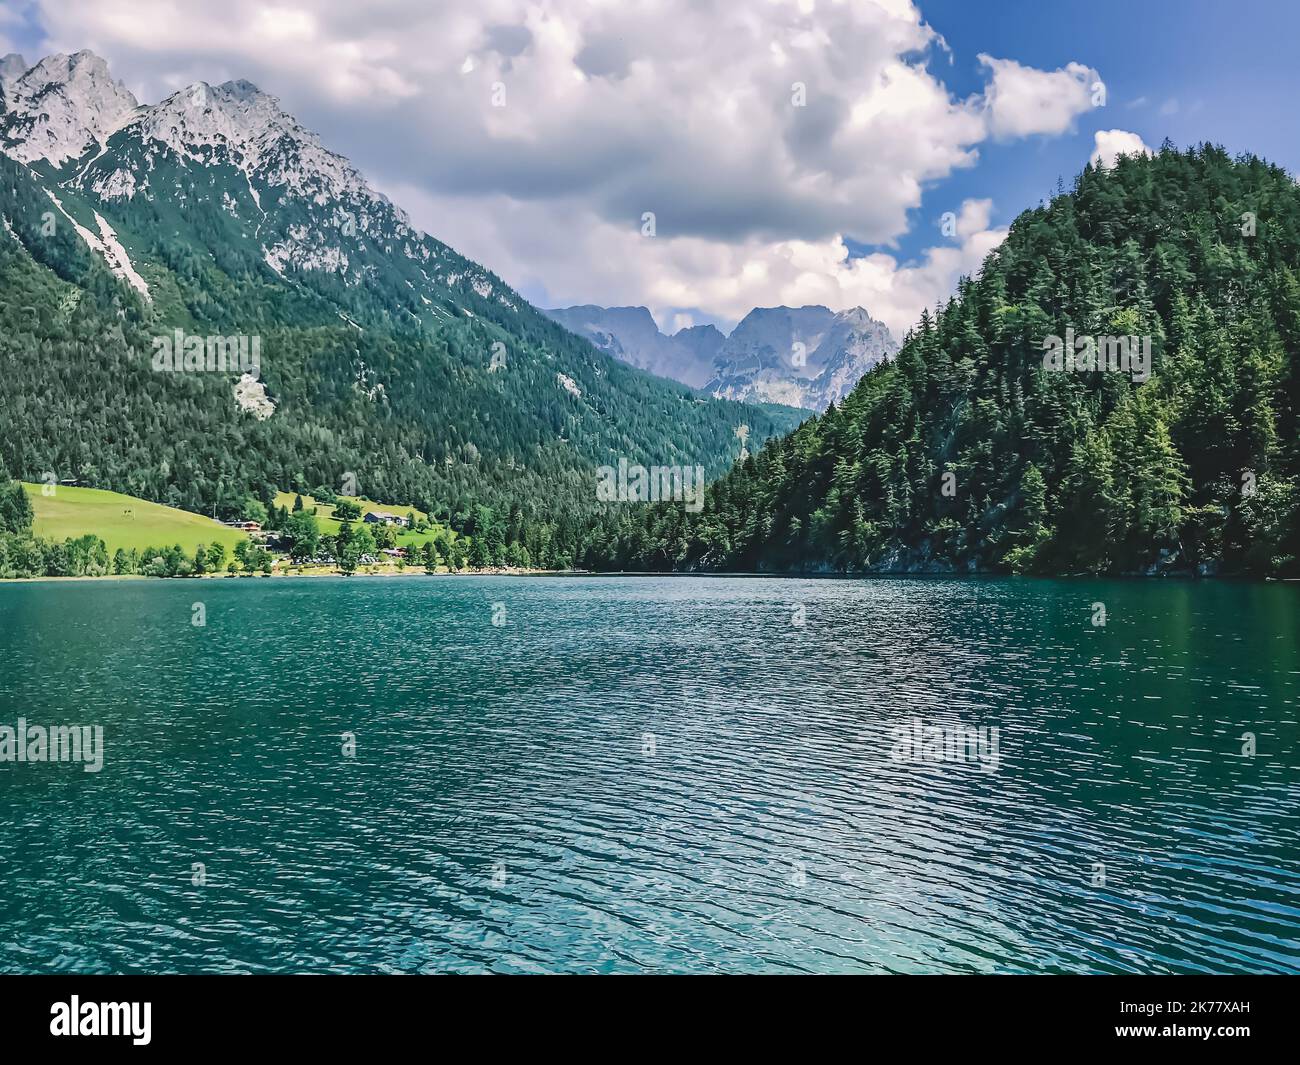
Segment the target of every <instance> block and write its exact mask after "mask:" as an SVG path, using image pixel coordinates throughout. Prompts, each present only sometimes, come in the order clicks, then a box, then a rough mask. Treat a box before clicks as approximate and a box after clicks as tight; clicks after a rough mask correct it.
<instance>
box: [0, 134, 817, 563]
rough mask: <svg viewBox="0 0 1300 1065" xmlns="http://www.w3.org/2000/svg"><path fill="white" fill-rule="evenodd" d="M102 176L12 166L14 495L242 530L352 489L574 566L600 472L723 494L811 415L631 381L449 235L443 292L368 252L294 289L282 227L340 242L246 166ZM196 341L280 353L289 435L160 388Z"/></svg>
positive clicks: (7, 184)
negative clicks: (93, 493)
mask: <svg viewBox="0 0 1300 1065" xmlns="http://www.w3.org/2000/svg"><path fill="white" fill-rule="evenodd" d="M116 150H117V149H116V148H115V149H114V151H116ZM106 158H107V157H106ZM102 161H103V160H101V162H102ZM79 165H80V164H72V165H70V166H69V167H68V168H67V170H66V171H65V172H61V173H48V172H47V171H48V168H40V167H38V168H35V169H29V168H28V167H26V166H23V165H22V164H19V163H17V162H14V161H13V160H11V159H9V158H7V157H4V156H0V216H2V217H3V219H4V225H3V227H2V228H0V462H2V463H3V464H4V465H5V466H7V468H8V469H9V471H11V473H12V475H13V476H14V477H18V478H21V479H27V480H31V481H38V482H39V481H43V480H46V479H48V477H49V476H51V475H52V476H53V477H54V478H55V479H57V480H59V481H63V480H69V481H74V482H76V483H80V484H82V485H87V486H91V487H97V488H106V489H112V490H115V491H119V492H124V493H127V494H130V495H134V496H139V497H141V498H145V499H149V500H153V501H156V502H160V503H165V504H168V505H171V506H175V507H180V508H184V509H187V510H191V511H196V512H200V513H204V514H209V515H215V516H217V517H220V518H234V517H240V516H242V515H243V513H244V511H245V509H246V505H247V504H248V501H249V500H259V499H260V500H266V499H268V498H271V497H272V496H273V495H274V492H275V491H276V490H285V491H300V492H306V491H311V490H313V489H315V488H316V487H318V486H321V485H325V486H331V487H332V488H333V489H334V490H336V491H340V490H343V488H344V486H345V484H347V483H352V484H354V485H355V488H354V489H353V490H354V491H359V492H363V493H366V494H367V495H369V496H370V497H372V498H376V499H381V500H384V501H385V502H388V503H391V504H393V505H394V506H415V507H418V508H420V509H422V510H425V511H428V512H429V513H431V514H434V515H437V516H438V517H439V518H440V519H441V520H443V521H445V522H446V523H448V524H451V525H453V526H455V527H456V528H458V529H462V528H463V529H465V530H466V531H469V532H473V531H474V530H475V529H480V530H481V528H482V526H483V524H484V521H485V515H486V521H487V522H488V524H489V526H495V525H502V526H505V525H512V526H513V527H514V528H515V529H516V530H517V529H518V527H519V526H520V525H521V524H523V523H525V522H526V523H528V524H529V525H530V526H532V525H535V526H538V527H539V528H537V529H536V530H534V533H533V540H534V542H543V541H545V542H550V541H556V542H563V543H565V544H566V545H567V547H566V549H565V553H564V554H562V555H561V556H559V557H568V558H570V559H571V558H572V557H573V556H574V555H575V554H576V552H577V551H578V550H579V549H580V547H581V539H580V533H581V528H582V525H581V522H580V518H581V515H582V514H583V512H584V511H586V510H588V509H590V508H592V507H594V506H595V488H594V485H595V473H594V470H595V467H596V466H597V465H600V464H601V463H605V462H610V461H617V459H618V458H619V457H624V456H626V457H630V458H631V459H632V461H645V462H663V463H682V464H691V465H694V464H700V465H703V466H704V467H705V468H706V469H707V470H708V471H709V473H710V474H711V475H714V476H716V475H718V474H720V473H721V472H723V471H724V470H725V469H726V468H727V466H728V465H729V464H730V463H731V462H732V461H733V459H734V458H735V456H736V455H737V454H738V452H739V449H740V446H741V445H740V441H739V440H738V439H737V438H736V436H735V430H736V426H737V425H739V424H746V425H748V426H749V430H750V432H751V434H752V439H763V438H766V437H768V436H770V435H772V434H773V433H775V432H777V431H781V430H784V429H786V428H788V427H790V426H792V425H794V424H797V420H798V418H799V417H801V416H802V415H801V414H799V413H798V412H794V411H783V410H768V409H762V408H758V407H755V406H751V405H747V404H740V403H729V402H722V401H714V400H708V399H705V398H704V397H702V396H700V395H699V394H698V393H695V392H693V391H692V390H691V389H688V388H686V387H685V386H682V385H678V384H676V383H674V382H669V381H664V380H661V379H658V378H654V377H651V376H649V375H647V374H644V373H642V372H640V371H638V370H635V369H633V368H631V367H628V366H625V365H623V364H621V363H619V362H617V361H615V360H613V359H611V358H609V357H607V356H605V355H603V354H601V353H599V352H597V351H596V350H595V349H594V348H593V347H592V346H591V345H590V344H589V343H588V342H587V341H585V340H582V339H580V338H578V337H576V336H574V335H573V334H571V333H569V332H567V331H566V330H564V329H563V328H561V327H560V326H558V325H557V324H555V323H554V322H552V321H550V320H549V319H548V318H546V317H545V316H544V315H542V314H540V313H539V312H537V311H536V310H535V309H534V308H532V307H531V306H529V305H528V304H527V303H526V302H524V301H523V300H522V299H520V298H518V297H517V296H515V295H514V294H513V293H512V292H510V290H509V289H508V288H507V287H506V286H505V285H504V284H503V283H502V282H501V281H500V280H499V279H498V278H495V277H494V276H493V275H491V274H488V273H487V272H486V271H484V270H482V268H480V267H477V266H476V265H475V264H472V263H470V262H469V261H468V260H464V259H462V258H461V257H459V256H457V255H456V253H455V252H454V251H452V250H451V249H449V248H447V247H446V246H445V245H441V244H438V243H437V242H435V241H432V239H431V238H421V239H422V240H424V241H425V242H426V243H427V244H428V245H429V246H430V247H432V248H434V254H436V256H437V262H438V264H439V269H440V270H441V273H440V274H436V275H435V274H432V273H429V274H428V276H429V280H427V281H426V280H425V279H424V278H422V277H420V274H418V273H413V271H415V270H417V269H418V267H416V266H414V265H412V263H411V262H410V261H409V260H408V259H406V258H404V257H402V256H400V255H397V254H396V253H392V251H391V249H386V248H382V247H379V248H377V247H374V246H373V245H374V241H373V240H371V241H369V243H368V244H363V242H362V241H361V238H360V237H357V238H352V244H350V245H347V246H348V247H349V249H350V254H351V255H352V256H353V267H354V268H355V270H354V275H352V276H349V277H348V278H347V279H344V278H342V277H336V276H334V275H332V274H331V273H330V272H329V271H328V270H321V269H312V270H309V269H296V268H295V267H294V265H293V264H292V263H288V264H284V265H283V266H282V267H280V268H279V270H278V272H277V271H276V270H273V269H272V268H271V267H270V266H269V265H268V264H267V262H266V261H265V258H264V252H263V248H262V246H261V245H260V244H259V240H258V238H257V236H256V229H257V228H258V227H262V228H263V229H264V228H265V226H267V225H269V223H268V222H267V221H266V218H267V217H268V209H269V210H270V211H274V212H277V214H276V219H277V224H278V225H279V226H281V227H282V228H294V229H296V231H298V232H316V231H317V230H313V229H312V228H311V227H312V226H318V227H319V226H321V225H324V224H325V223H323V222H322V221H321V220H320V219H319V218H316V217H314V216H313V215H312V214H311V213H310V211H309V210H308V209H307V207H306V206H304V205H302V204H300V203H299V202H297V201H295V200H294V199H292V198H290V197H283V196H281V197H280V198H279V199H278V200H277V199H276V198H275V197H274V196H273V190H269V189H268V190H264V191H263V194H262V201H261V203H262V207H261V208H260V209H261V210H262V217H261V218H258V216H257V214H256V212H255V211H254V205H253V202H252V200H251V199H250V186H249V183H248V181H247V180H246V179H245V178H244V177H243V176H242V175H239V174H237V173H236V172H234V171H233V170H232V169H231V168H229V167H221V166H211V167H192V166H191V167H181V166H171V165H170V164H168V163H167V162H166V160H163V161H161V162H156V163H155V165H154V167H153V170H152V178H153V180H154V182H155V184H156V187H158V188H159V189H160V190H161V189H167V190H168V192H167V194H166V195H161V194H160V195H158V196H155V197H153V198H149V197H145V196H142V195H137V196H135V197H134V198H132V199H120V198H119V199H112V200H106V199H100V198H98V197H96V196H94V195H93V194H92V193H90V192H89V191H88V190H86V189H85V188H80V187H75V186H71V185H68V174H74V173H76V172H77V170H78V168H79ZM169 167H170V168H169ZM61 180H62V182H63V183H62V184H61V183H60V181H61ZM51 191H53V192H54V193H55V194H56V195H57V196H58V197H59V199H60V201H61V203H62V207H61V208H58V209H56V207H55V205H54V204H53V203H52V201H51V199H50V196H49V192H51ZM232 204H237V205H238V210H236V209H235V208H233V207H231V206H230V205H232ZM228 208H229V209H228ZM64 210H66V211H67V212H68V214H69V215H71V217H72V218H75V219H76V220H77V222H78V223H79V224H81V225H82V226H83V227H85V228H86V229H87V230H89V231H90V232H92V233H94V232H96V231H97V221H96V219H95V213H96V212H98V213H99V214H100V215H101V216H103V217H104V218H105V219H106V220H107V221H108V222H109V223H110V224H111V225H112V226H113V228H114V229H115V230H116V232H117V234H118V236H119V237H120V238H121V240H122V243H123V244H124V246H126V248H127V249H128V251H129V254H130V256H131V260H132V262H133V264H134V266H135V268H136V269H137V270H138V271H139V273H140V274H141V275H142V277H143V278H144V280H145V282H146V283H147V284H148V287H149V291H150V297H151V298H150V299H149V300H145V299H144V298H143V297H142V296H141V295H140V294H139V293H138V292H136V291H134V290H133V289H132V288H131V287H130V286H128V285H127V284H125V283H124V282H123V281H122V280H120V279H119V278H117V277H114V276H113V274H112V272H111V271H110V269H109V268H108V266H107V265H106V264H105V263H104V261H103V260H102V258H101V257H100V256H99V255H98V254H97V253H95V252H93V251H91V250H90V249H89V248H88V247H87V245H86V243H85V242H84V241H83V239H82V238H81V237H80V236H78V234H77V233H76V231H75V229H74V227H73V225H72V224H71V221H70V220H69V219H68V218H67V217H65V215H64V214H63V211H64ZM254 219H257V221H256V222H255V221H254ZM264 236H265V235H264ZM361 236H365V235H364V234H362V235H361ZM263 239H264V237H263ZM338 239H339V240H340V241H345V240H346V238H343V237H339V238H338ZM353 245H355V247H354V246H353ZM363 248H364V250H362V249H363ZM429 269H430V270H432V267H430V268H429ZM407 275H411V276H414V277H416V278H418V279H419V280H420V282H421V285H422V286H423V291H427V292H429V293H431V294H432V295H433V297H434V298H433V299H430V298H429V297H425V296H424V295H423V292H419V293H417V291H416V290H415V289H414V288H413V287H411V286H412V284H413V283H412V282H411V281H410V276H407ZM358 278H360V279H361V280H358ZM487 286H491V292H492V298H487V297H485V296H484V295H482V292H484V291H488V290H489V289H488V287H487ZM341 308H343V309H342V310H341ZM412 308H418V309H419V313H418V314H417V313H416V311H415V310H413V309H412ZM175 329H182V330H184V331H185V332H186V333H187V334H190V335H198V336H210V335H218V336H230V335H237V334H242V335H254V336H258V337H259V338H260V342H261V353H262V354H261V374H262V379H263V381H264V383H265V385H266V388H267V391H268V394H269V396H270V397H271V398H272V400H273V401H274V402H275V404H276V410H275V413H274V415H273V416H272V417H270V418H269V419H267V420H264V421H263V420H258V419H257V418H256V417H254V416H253V415H252V414H250V413H248V412H246V411H241V410H240V409H239V408H238V406H237V405H236V403H235V401H234V398H233V395H232V388H233V384H234V381H235V379H236V378H237V377H238V374H237V373H234V374H231V373H207V372H203V373H159V372H157V371H156V370H154V369H153V367H152V365H151V350H152V344H153V340H154V338H156V337H158V336H168V335H170V334H171V333H172V331H173V330H175ZM497 351H499V352H501V354H502V357H503V360H504V362H503V365H502V366H500V367H499V368H494V367H493V366H492V357H493V354H494V352H497ZM566 380H567V381H568V382H569V383H570V384H571V386H572V387H571V388H570V387H568V386H567V385H566V384H565V381H566ZM349 475H350V478H351V480H350V481H349V480H348V478H349ZM484 508H487V509H486V510H485V509H484Z"/></svg>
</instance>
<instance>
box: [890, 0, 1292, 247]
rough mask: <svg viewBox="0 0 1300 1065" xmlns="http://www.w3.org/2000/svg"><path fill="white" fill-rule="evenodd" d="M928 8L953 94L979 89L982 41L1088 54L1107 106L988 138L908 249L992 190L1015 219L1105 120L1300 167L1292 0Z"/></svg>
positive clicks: (921, 215) (1003, 48)
mask: <svg viewBox="0 0 1300 1065" xmlns="http://www.w3.org/2000/svg"><path fill="white" fill-rule="evenodd" d="M921 11H922V13H923V15H924V16H925V18H926V21H927V22H929V24H930V25H931V26H933V27H934V29H935V30H937V31H938V32H939V33H940V34H942V35H943V37H944V39H945V40H946V41H947V43H948V45H949V47H950V48H951V49H952V52H953V59H954V62H953V64H952V66H951V67H950V68H948V69H947V70H946V71H944V72H943V74H942V76H943V79H944V81H945V83H946V84H947V85H948V86H949V88H950V89H952V90H953V91H954V92H956V93H959V94H963V95H964V94H968V93H972V92H977V91H979V88H980V86H981V84H982V82H983V78H982V76H981V71H980V70H979V64H978V63H977V62H976V59H975V56H976V55H977V54H978V53H981V52H984V53H989V54H992V55H995V56H1012V57H1014V58H1015V59H1017V60H1018V61H1020V62H1021V63H1024V64H1027V65H1031V66H1035V67H1039V68H1043V69H1055V68H1057V67H1060V66H1062V65H1063V64H1065V63H1068V62H1070V61H1071V60H1078V61H1079V62H1082V63H1086V64H1088V65H1089V66H1092V67H1095V68H1096V69H1097V70H1098V71H1100V73H1101V75H1102V77H1103V79H1104V81H1105V83H1106V88H1107V106H1106V107H1105V108H1102V109H1100V110H1098V111H1097V112H1094V113H1091V114H1087V115H1084V116H1082V117H1081V118H1080V119H1079V121H1078V124H1077V126H1078V128H1077V132H1075V133H1074V134H1064V135H1062V136H1060V137H1056V138H1051V139H1046V138H1044V139H1038V140H1032V141H1020V142H1015V143H1011V144H996V143H992V142H989V143H986V144H984V145H982V146H981V148H980V155H981V160H980V163H979V165H978V166H977V167H975V168H974V169H971V170H957V171H955V172H954V173H953V174H952V176H951V177H949V178H948V179H947V180H945V181H944V182H942V184H941V185H939V186H938V187H937V188H933V189H929V190H927V192H926V196H925V200H924V204H923V207H922V210H921V211H919V212H918V217H917V219H916V222H915V223H914V225H913V228H912V230H911V231H910V233H909V234H908V235H907V236H906V237H904V238H903V239H902V240H900V242H899V247H900V249H901V250H902V251H903V252H904V253H905V254H909V255H911V254H916V253H917V252H918V251H919V250H920V249H921V248H924V247H926V246H927V245H928V244H930V243H933V231H932V227H933V224H934V219H935V218H937V217H938V216H939V215H941V214H942V213H943V212H944V211H946V210H950V209H953V204H954V203H957V202H960V201H961V200H962V199H964V198H967V197H975V198H983V197H988V198H991V199H992V200H993V202H994V211H993V219H992V220H993V222H994V223H995V224H1001V225H1006V224H1008V223H1010V222H1011V221H1012V220H1013V219H1014V218H1015V216H1016V214H1017V213H1019V212H1020V211H1021V210H1023V209H1025V208H1026V207H1030V206H1033V205H1034V204H1035V203H1037V202H1038V201H1039V200H1040V199H1042V198H1045V197H1047V196H1050V195H1051V193H1052V192H1053V190H1054V189H1055V187H1056V181H1057V179H1058V177H1059V178H1060V179H1061V180H1062V181H1064V182H1065V184H1066V186H1067V187H1068V186H1069V184H1070V182H1071V180H1072V179H1073V177H1074V175H1075V174H1077V173H1078V172H1079V170H1081V169H1082V167H1083V164H1084V162H1086V160H1087V158H1088V155H1089V153H1090V152H1091V150H1092V135H1093V132H1094V131H1095V130H1097V129H1109V128H1121V129H1125V130H1130V131H1132V132H1134V133H1137V134H1138V135H1139V136H1141V137H1142V139H1143V140H1144V141H1145V142H1146V143H1147V144H1149V145H1151V146H1152V147H1153V148H1155V147H1159V145H1160V144H1161V143H1162V142H1163V141H1164V139H1165V138H1166V137H1168V138H1169V139H1170V140H1171V141H1172V142H1173V143H1174V144H1176V145H1178V146H1180V147H1185V146H1187V145H1190V144H1194V143H1199V142H1202V141H1210V142H1212V143H1216V144H1222V145H1223V146H1224V147H1225V148H1227V149H1228V151H1230V152H1233V153H1237V152H1252V153H1254V154H1256V155H1260V156H1263V157H1264V158H1266V159H1268V160H1269V161H1270V162H1273V163H1277V164H1278V165H1280V166H1284V167H1286V168H1287V169H1288V170H1290V171H1291V172H1292V173H1293V174H1295V173H1297V172H1300V123H1297V121H1296V120H1295V119H1294V117H1292V113H1291V107H1292V103H1291V102H1292V101H1295V100H1297V99H1298V98H1300V76H1298V75H1297V69H1296V55H1295V51H1296V47H1297V44H1298V43H1300V3H1295V2H1293V0H1231V2H1228V0H1083V2H1080V0H1037V2H1035V0H998V2H996V3H971V2H970V0H925V2H923V3H922V4H921ZM942 65H943V64H942V62H941V61H936V63H935V68H936V72H938V71H939V70H941V69H942Z"/></svg>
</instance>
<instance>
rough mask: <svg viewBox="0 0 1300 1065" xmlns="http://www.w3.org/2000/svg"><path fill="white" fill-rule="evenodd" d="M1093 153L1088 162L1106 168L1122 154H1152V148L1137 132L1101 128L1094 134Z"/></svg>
mask: <svg viewBox="0 0 1300 1065" xmlns="http://www.w3.org/2000/svg"><path fill="white" fill-rule="evenodd" d="M1093 144H1094V147H1093V149H1092V155H1091V156H1090V157H1089V159H1088V162H1090V163H1092V165H1093V166H1101V167H1104V168H1106V169H1109V168H1110V167H1112V166H1114V165H1115V160H1116V159H1118V158H1119V157H1120V156H1121V155H1150V154H1151V149H1150V148H1148V147H1147V146H1146V144H1145V143H1143V141H1142V138H1141V137H1139V136H1138V135H1137V134H1136V133H1130V132H1128V130H1123V129H1099V130H1097V132H1096V133H1094V134H1093Z"/></svg>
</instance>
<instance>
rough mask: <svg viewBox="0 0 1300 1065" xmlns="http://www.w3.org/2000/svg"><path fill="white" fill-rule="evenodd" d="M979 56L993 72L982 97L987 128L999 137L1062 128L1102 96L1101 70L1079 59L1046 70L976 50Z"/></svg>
mask: <svg viewBox="0 0 1300 1065" xmlns="http://www.w3.org/2000/svg"><path fill="white" fill-rule="evenodd" d="M979 61H980V63H981V64H983V65H984V66H985V67H987V68H988V69H989V71H990V72H991V74H992V82H991V83H990V85H989V87H988V89H987V90H986V91H985V99H986V101H987V107H988V118H989V127H990V130H991V132H992V134H993V136H994V137H996V138H997V139H998V140H1007V139H1010V138H1014V137H1028V136H1032V135H1034V134H1048V135H1057V134H1061V133H1065V132H1067V131H1068V130H1070V129H1073V128H1074V121H1075V119H1076V118H1078V117H1079V115H1081V114H1084V113H1085V112H1087V111H1090V110H1092V109H1093V108H1094V107H1097V106H1100V104H1101V103H1104V101H1105V86H1104V83H1103V82H1102V80H1101V75H1100V74H1098V73H1097V71H1095V70H1093V69H1092V67H1087V66H1084V65H1083V64H1082V63H1068V64H1066V65H1065V66H1064V67H1063V68H1061V69H1060V70H1050V71H1049V70H1036V69H1034V68H1033V67H1026V66H1021V65H1020V64H1019V63H1017V62H1016V61H1015V60H1014V59H994V58H993V57H992V56H989V55H980V57H979Z"/></svg>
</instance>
